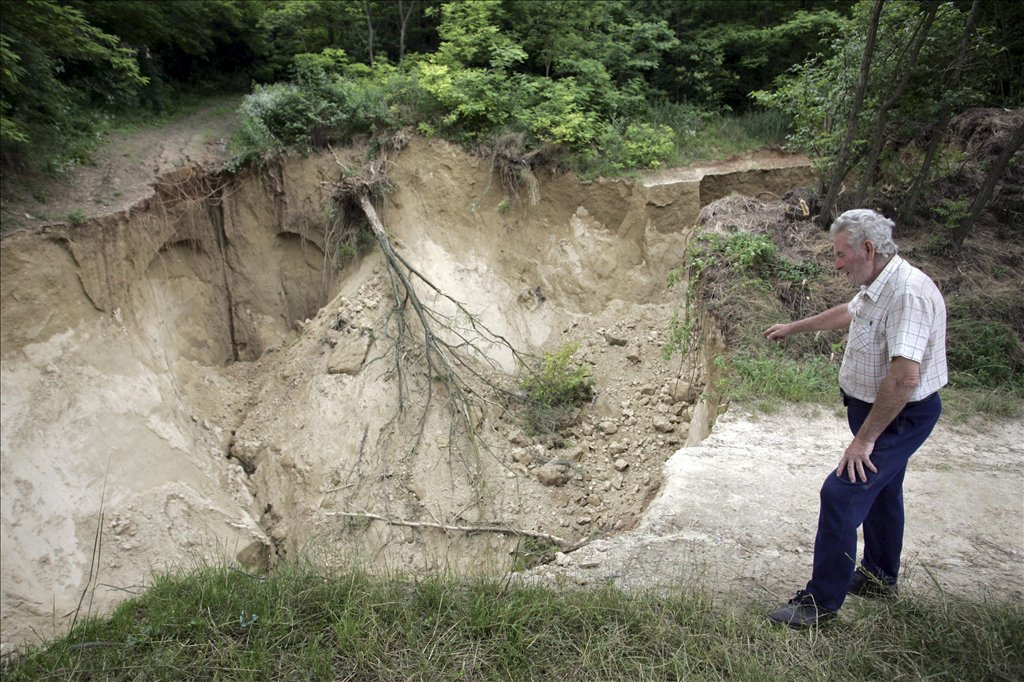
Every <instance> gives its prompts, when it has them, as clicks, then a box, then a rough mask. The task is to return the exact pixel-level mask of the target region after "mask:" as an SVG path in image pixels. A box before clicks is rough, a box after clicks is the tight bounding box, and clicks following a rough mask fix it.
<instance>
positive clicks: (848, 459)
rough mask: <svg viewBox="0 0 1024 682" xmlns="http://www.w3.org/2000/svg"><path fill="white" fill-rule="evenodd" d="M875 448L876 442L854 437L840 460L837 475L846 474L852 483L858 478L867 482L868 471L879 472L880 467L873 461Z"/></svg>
mask: <svg viewBox="0 0 1024 682" xmlns="http://www.w3.org/2000/svg"><path fill="white" fill-rule="evenodd" d="M874 449H875V444H874V443H864V442H863V441H861V440H859V439H857V438H854V439H853V442H852V443H850V445H849V446H848V447H847V448H846V452H844V453H843V458H842V459H841V460H839V467H838V468H837V469H836V476H842V475H844V474H845V475H846V476H847V478H849V479H850V483H856V482H857V481H858V480H860V481H861V482H863V483H867V482H868V474H867V471H871V473H873V474H876V473H878V469H876V468H875V465H874V464H872V463H871V453H872V452H874Z"/></svg>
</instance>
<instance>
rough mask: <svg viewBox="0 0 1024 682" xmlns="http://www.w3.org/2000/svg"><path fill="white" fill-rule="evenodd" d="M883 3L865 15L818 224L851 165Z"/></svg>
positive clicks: (879, 0)
mask: <svg viewBox="0 0 1024 682" xmlns="http://www.w3.org/2000/svg"><path fill="white" fill-rule="evenodd" d="M883 3H884V0H875V3H874V5H873V6H872V8H871V14H870V16H869V18H868V32H867V40H866V42H865V43H864V55H863V57H862V58H861V62H860V76H859V77H858V80H857V88H856V90H855V91H854V94H853V105H852V106H851V107H850V118H849V120H848V121H847V125H846V136H845V137H844V138H843V142H842V145H841V146H840V148H839V152H838V154H837V155H836V159H835V161H834V162H833V165H832V173H831V177H830V179H829V183H828V187H827V188H826V193H825V199H824V200H823V201H822V203H821V213H820V215H819V216H818V224H819V225H821V226H822V227H826V226H828V224H829V223H830V222H831V220H832V208H833V207H834V206H835V203H836V198H837V197H838V196H839V188H840V187H842V184H843V179H844V178H845V177H846V174H847V173H849V172H850V168H851V166H852V163H851V159H852V158H853V142H854V139H855V138H856V136H857V127H858V124H859V122H860V121H859V119H860V110H861V107H862V106H863V104H864V93H865V91H866V90H867V87H868V76H869V75H870V73H871V58H872V55H873V53H874V51H875V37H876V36H877V34H878V23H879V19H880V17H881V16H882V4H883Z"/></svg>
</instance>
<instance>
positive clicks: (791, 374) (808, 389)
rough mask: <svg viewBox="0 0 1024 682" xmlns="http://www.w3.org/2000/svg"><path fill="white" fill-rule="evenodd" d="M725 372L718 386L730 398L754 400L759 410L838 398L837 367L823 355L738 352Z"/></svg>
mask: <svg viewBox="0 0 1024 682" xmlns="http://www.w3.org/2000/svg"><path fill="white" fill-rule="evenodd" d="M718 362H719V364H720V365H721V366H722V369H723V370H724V371H725V374H724V377H723V379H722V385H721V389H722V391H723V393H724V394H725V395H726V396H728V397H729V399H731V400H735V401H738V402H755V403H758V404H759V405H760V406H761V407H762V409H770V408H771V407H773V406H776V405H778V404H780V403H786V402H789V403H806V402H813V403H830V402H832V403H834V402H836V401H837V400H838V391H839V388H838V386H839V367H838V366H837V365H836V364H835V363H833V362H830V361H829V360H828V359H827V358H823V357H820V356H817V355H808V356H806V357H803V358H800V359H796V358H792V357H789V356H787V355H785V354H784V353H782V352H781V351H775V352H769V353H767V354H765V355H762V356H761V357H758V356H754V355H753V354H751V353H747V352H739V353H736V354H735V355H733V357H732V359H731V361H730V362H729V363H725V361H724V359H721V360H719V361H718Z"/></svg>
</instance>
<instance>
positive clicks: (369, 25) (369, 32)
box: [363, 0, 373, 68]
mask: <svg viewBox="0 0 1024 682" xmlns="http://www.w3.org/2000/svg"><path fill="white" fill-rule="evenodd" d="M363 9H364V10H365V11H366V52H367V55H368V57H369V61H370V67H371V68H372V67H373V17H372V16H371V14H370V2H369V0H363Z"/></svg>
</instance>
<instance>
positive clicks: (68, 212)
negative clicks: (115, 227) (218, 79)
mask: <svg viewBox="0 0 1024 682" xmlns="http://www.w3.org/2000/svg"><path fill="white" fill-rule="evenodd" d="M240 103H241V97H240V96H237V95H232V96H227V97H219V98H216V99H213V100H210V101H209V102H207V103H206V104H204V105H203V106H202V107H200V108H199V109H197V110H196V111H193V112H192V113H190V114H187V115H185V116H182V117H180V118H178V119H175V120H173V121H171V122H169V123H166V124H164V123H158V124H156V125H153V126H146V127H140V128H137V129H135V130H132V131H130V132H126V133H122V132H115V133H111V134H110V135H109V136H108V137H107V140H106V141H105V142H104V144H103V145H102V147H101V148H100V149H99V150H97V152H96V154H95V158H94V160H93V163H92V164H90V165H85V166H78V167H76V168H74V169H72V170H71V171H69V173H68V174H67V176H66V177H63V178H60V179H55V178H45V177H36V178H31V179H25V178H19V177H5V178H4V183H3V202H2V209H0V218H2V225H3V231H4V232H5V233H6V232H9V231H11V230H14V229H18V228H24V227H33V226H40V225H44V224H47V223H53V222H65V221H67V220H69V217H70V216H73V217H74V219H75V220H82V219H86V218H92V217H94V216H99V215H106V214H110V213H117V212H118V211H123V210H125V209H127V208H129V207H131V206H134V205H135V204H137V203H138V202H139V201H141V200H143V199H145V198H146V197H148V196H149V195H150V194H152V192H153V189H152V185H153V183H154V182H155V181H156V179H157V178H158V177H160V176H161V175H163V174H165V173H168V172H170V171H173V170H177V169H179V168H183V167H185V166H189V165H192V166H199V167H202V168H216V167H217V166H219V165H222V164H223V163H224V162H225V161H226V160H227V156H228V140H229V138H230V137H231V133H232V132H233V131H234V129H235V126H236V124H237V120H238V114H237V110H238V105H239V104H240Z"/></svg>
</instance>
